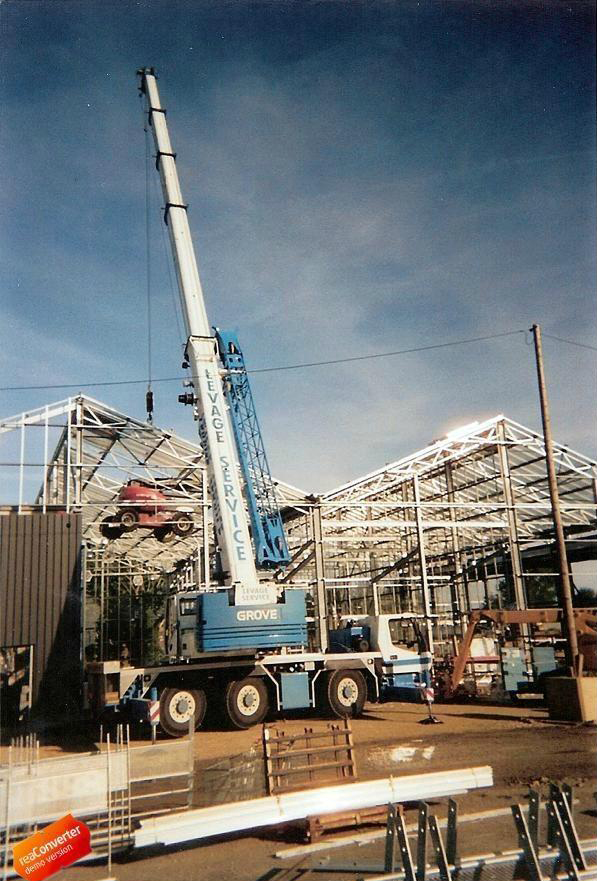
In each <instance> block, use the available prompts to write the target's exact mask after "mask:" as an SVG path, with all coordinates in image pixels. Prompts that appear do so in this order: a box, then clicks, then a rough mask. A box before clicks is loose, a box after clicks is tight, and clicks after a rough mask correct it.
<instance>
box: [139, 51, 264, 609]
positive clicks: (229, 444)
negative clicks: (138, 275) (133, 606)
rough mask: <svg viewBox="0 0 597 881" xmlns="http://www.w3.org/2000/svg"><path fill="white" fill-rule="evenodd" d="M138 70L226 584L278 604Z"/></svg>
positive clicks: (150, 95) (174, 178) (157, 127)
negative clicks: (255, 534) (261, 557)
mask: <svg viewBox="0 0 597 881" xmlns="http://www.w3.org/2000/svg"><path fill="white" fill-rule="evenodd" d="M138 75H139V77H140V90H141V92H142V93H143V94H144V95H145V97H146V99H147V115H148V122H149V125H150V127H151V130H152V132H153V139H154V144H155V148H156V166H157V169H158V171H159V174H160V180H161V183H162V191H163V195H164V203H165V211H164V220H165V222H166V224H167V226H168V232H169V235H170V242H171V245H172V252H173V254H174V262H175V264H176V274H177V278H178V286H179V291H180V298H181V302H182V310H183V315H184V320H185V328H186V333H187V336H188V340H187V348H186V357H187V361H188V364H189V367H190V370H191V373H192V383H193V390H194V397H195V404H196V407H197V411H198V421H199V436H200V439H201V443H202V446H203V450H204V452H205V456H206V460H207V468H208V476H209V489H210V494H211V500H212V513H213V521H214V532H215V539H216V542H217V544H218V547H219V549H220V554H221V559H222V568H223V570H224V572H225V577H224V583H225V585H226V586H230V587H234V588H235V603H236V604H238V605H248V604H256V603H271V602H276V593H275V587H274V586H273V585H266V584H264V583H263V582H262V583H261V584H260V583H259V580H258V577H257V570H256V567H255V560H254V557H253V549H252V546H251V538H250V534H249V526H248V520H247V516H246V513H245V508H244V503H243V497H242V490H241V485H240V480H239V474H238V459H237V453H236V448H235V441H234V435H233V433H232V429H231V426H230V418H229V415H228V408H227V405H226V401H225V398H224V389H223V385H222V380H221V377H220V365H219V361H218V354H217V345H216V341H215V339H214V337H213V336H212V333H211V328H210V325H209V321H208V318H207V312H206V309H205V301H204V299H203V291H202V289H201V282H200V280H199V271H198V269H197V260H196V258H195V251H194V248H193V242H192V239H191V231H190V228H189V222H188V218H187V206H186V205H185V203H184V200H183V198H182V193H181V191H180V184H179V181H178V172H177V170H176V154H175V152H174V150H173V149H172V144H171V143H170V136H169V134H168V127H167V125H166V111H165V109H164V108H163V107H162V105H161V103H160V96H159V92H158V87H157V81H156V76H155V73H154V70H153V68H143V69H141V70H139V71H138Z"/></svg>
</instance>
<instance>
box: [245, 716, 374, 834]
mask: <svg viewBox="0 0 597 881" xmlns="http://www.w3.org/2000/svg"><path fill="white" fill-rule="evenodd" d="M263 752H264V756H265V769H266V785H267V792H268V794H269V795H278V794H280V793H282V792H294V791H298V790H301V789H312V788H314V787H318V786H333V785H337V784H338V783H354V781H355V780H356V779H357V766H356V761H355V757H354V744H353V739H352V727H351V724H350V719H349V718H345V719H343V720H342V721H341V722H330V723H328V724H327V725H326V727H325V728H323V729H319V730H315V729H313V728H304V729H303V730H302V732H301V731H299V732H292V733H286V732H285V731H283V730H281V729H279V728H276V727H274V726H271V725H264V726H263ZM386 818H387V806H386V805H382V806H380V807H372V808H364V809H361V810H358V811H341V812H338V813H335V814H325V815H322V816H318V815H314V816H311V817H307V818H306V835H307V839H308V840H309V841H317V840H318V839H320V838H321V837H322V836H323V835H324V834H325V833H326V832H332V831H335V830H337V829H350V828H355V827H359V826H366V825H383V824H384V823H385V822H386Z"/></svg>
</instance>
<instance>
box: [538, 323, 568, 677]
mask: <svg viewBox="0 0 597 881" xmlns="http://www.w3.org/2000/svg"><path fill="white" fill-rule="evenodd" d="M531 330H532V331H533V338H534V341H535V357H536V360H537V379H538V382H539V398H540V401H541V419H542V421H543V438H544V441H545V459H546V463H547V480H548V482H549V496H550V499H551V513H552V517H553V525H554V529H555V534H556V547H557V551H558V568H559V571H560V597H559V599H560V604H561V607H562V611H563V614H564V631H565V636H566V663H567V666H568V667H571V668H572V674H573V675H576V673H577V670H578V642H577V639H576V627H575V624H574V608H573V606H572V588H571V585H570V570H569V568H568V555H567V553H566V540H565V538H564V527H563V526H562V513H561V511H560V496H559V494H558V481H557V477H556V467H555V462H554V457H553V437H552V433H551V418H550V415H549V401H548V400H547V388H546V385H545V373H544V370H543V347H542V345H541V327H540V326H539V325H538V324H533V326H532V328H531Z"/></svg>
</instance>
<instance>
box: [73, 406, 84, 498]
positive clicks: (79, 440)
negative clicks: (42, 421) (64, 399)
mask: <svg viewBox="0 0 597 881" xmlns="http://www.w3.org/2000/svg"><path fill="white" fill-rule="evenodd" d="M74 478H75V507H77V508H80V507H81V503H82V488H83V401H82V400H81V398H77V403H76V405H75V466H74Z"/></svg>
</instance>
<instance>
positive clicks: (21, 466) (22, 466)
mask: <svg viewBox="0 0 597 881" xmlns="http://www.w3.org/2000/svg"><path fill="white" fill-rule="evenodd" d="M24 469H25V414H24V413H23V414H22V415H21V461H20V463H19V514H20V513H21V511H22V509H23V479H24V474H25V472H24Z"/></svg>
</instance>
